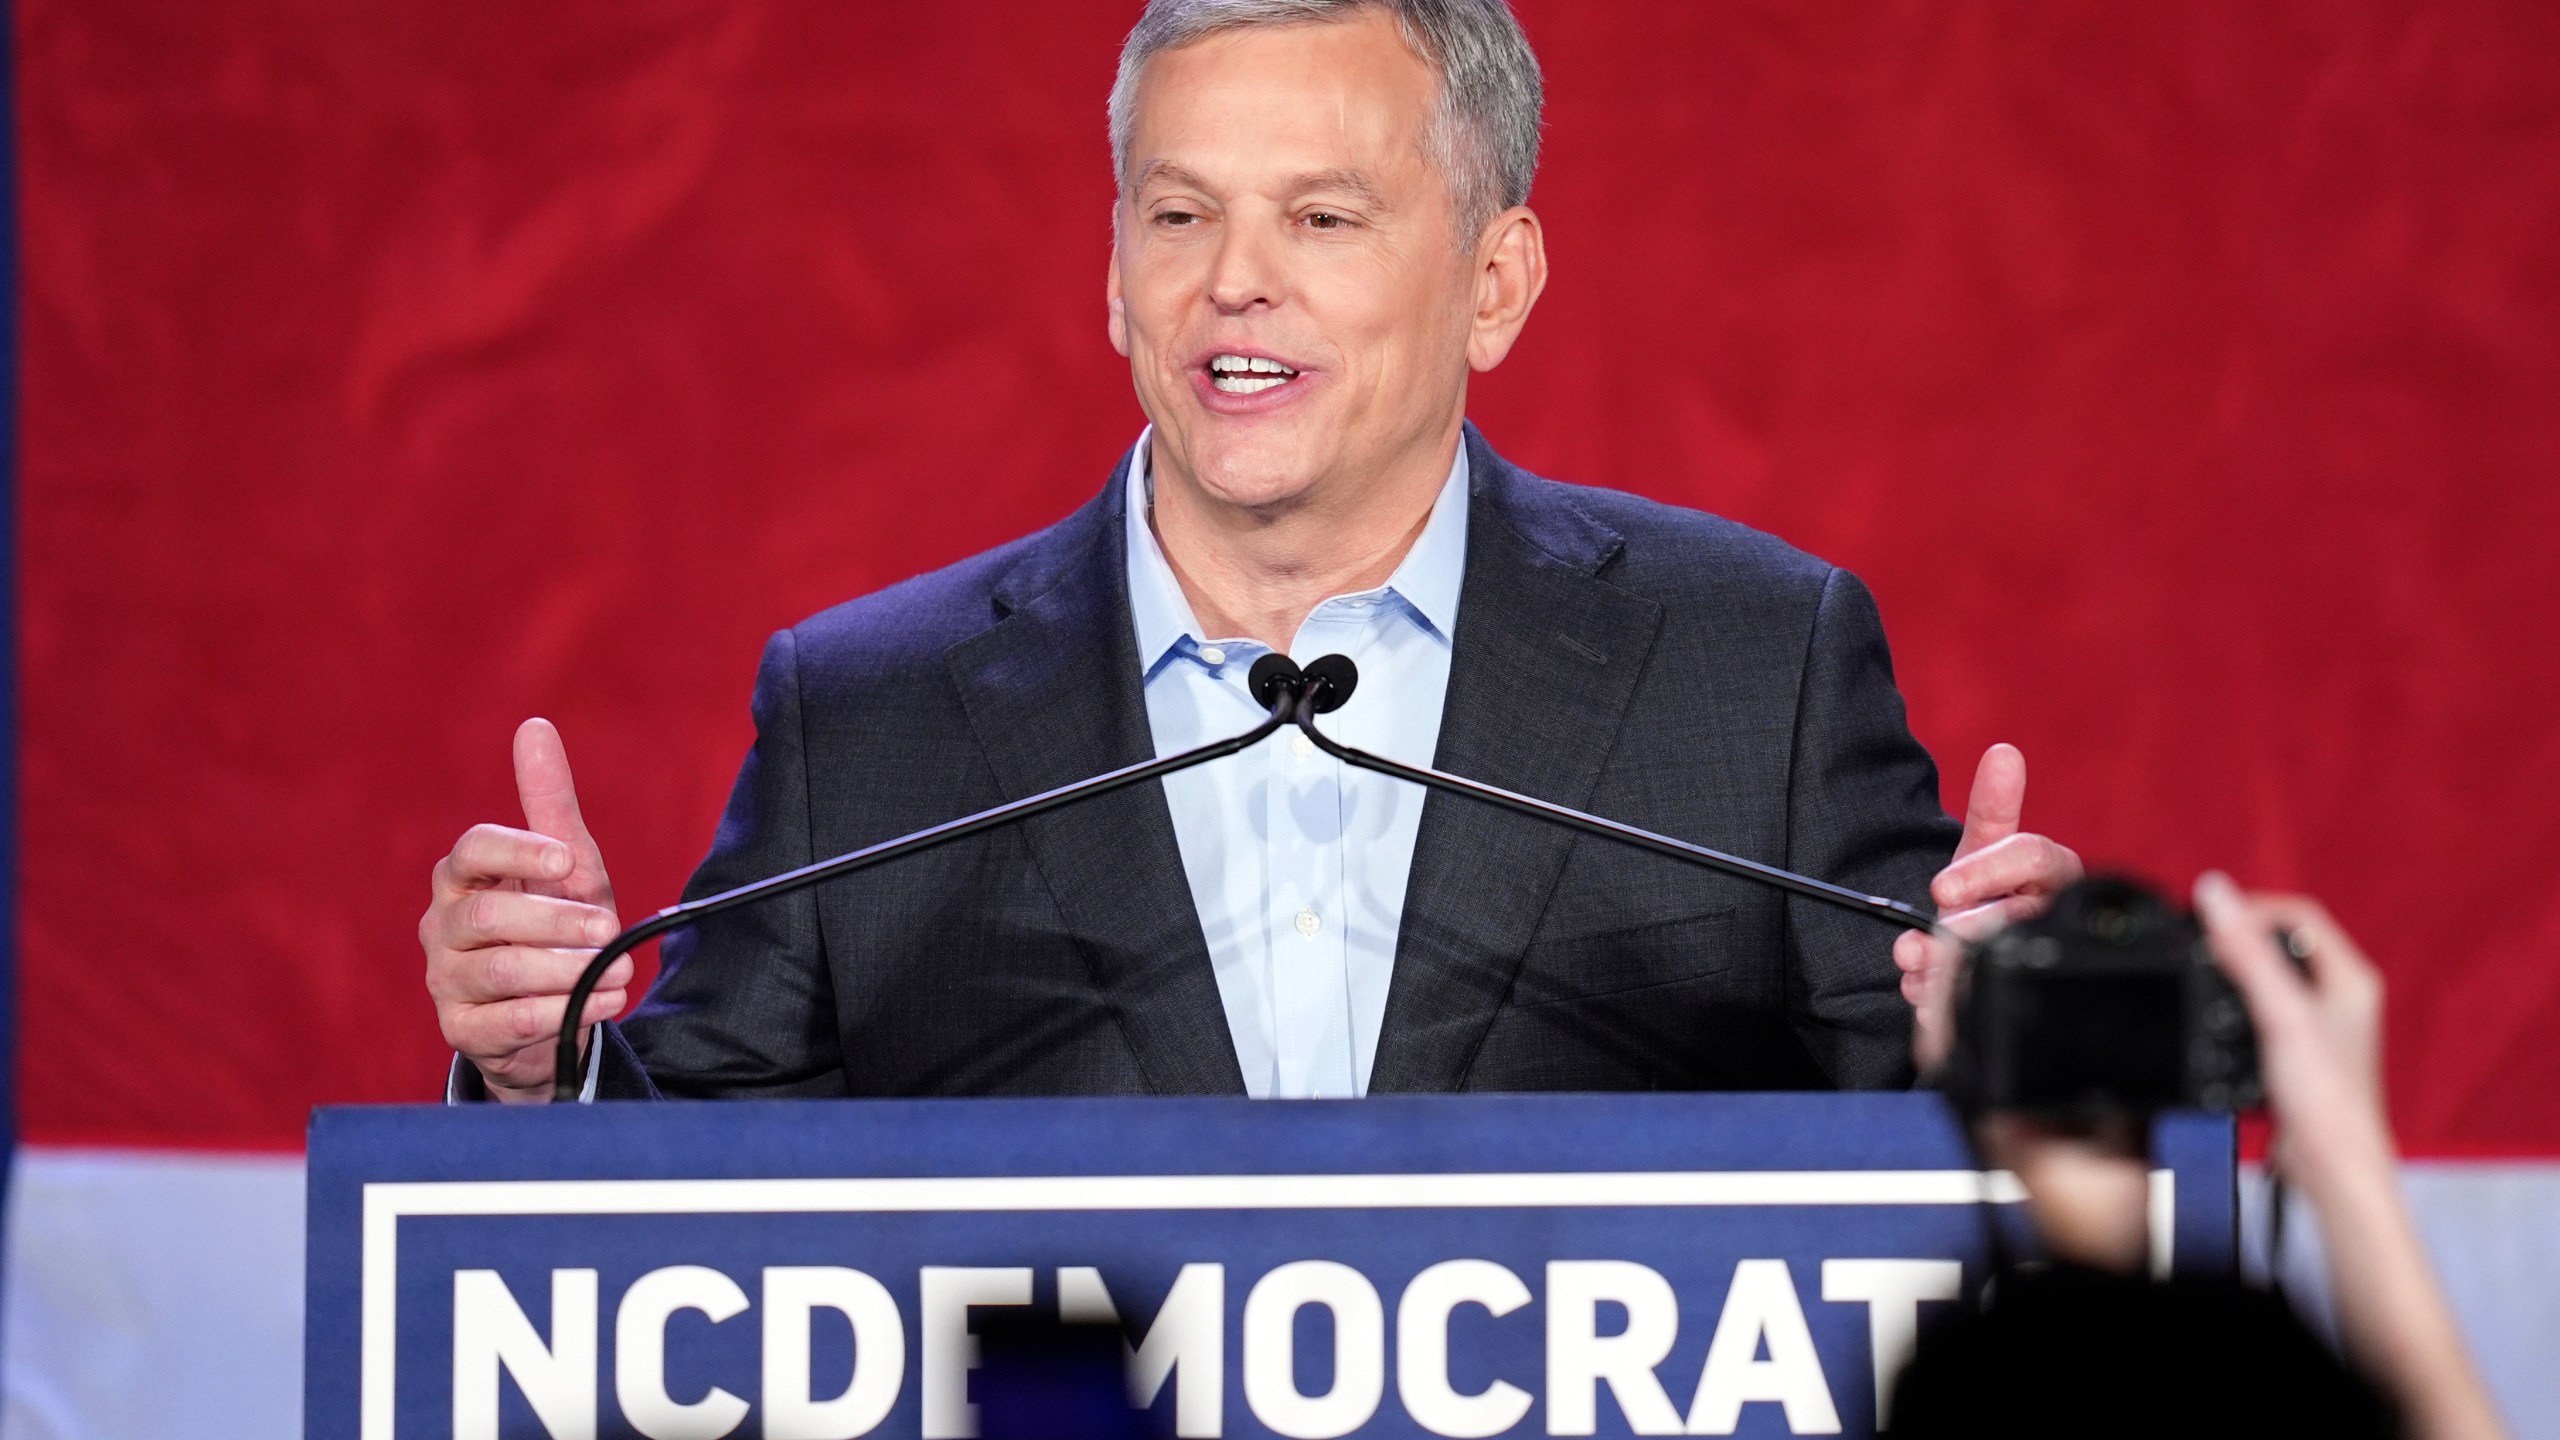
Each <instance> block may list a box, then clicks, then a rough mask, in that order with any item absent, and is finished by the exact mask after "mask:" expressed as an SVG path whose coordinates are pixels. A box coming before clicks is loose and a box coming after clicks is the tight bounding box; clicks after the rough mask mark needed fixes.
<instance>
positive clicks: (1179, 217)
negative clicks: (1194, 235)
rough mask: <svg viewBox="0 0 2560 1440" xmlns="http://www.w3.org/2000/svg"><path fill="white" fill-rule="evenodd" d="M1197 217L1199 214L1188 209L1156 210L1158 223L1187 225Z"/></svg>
mask: <svg viewBox="0 0 2560 1440" xmlns="http://www.w3.org/2000/svg"><path fill="white" fill-rule="evenodd" d="M1199 218H1200V217H1199V216H1197V215H1194V214H1192V213H1191V212H1190V211H1188V210H1159V211H1157V212H1156V223H1157V224H1159V225H1173V226H1181V225H1188V224H1190V223H1191V222H1193V221H1195V220H1197V219H1199Z"/></svg>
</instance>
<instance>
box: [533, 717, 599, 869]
mask: <svg viewBox="0 0 2560 1440" xmlns="http://www.w3.org/2000/svg"><path fill="white" fill-rule="evenodd" d="M516 798H517V799H518V800H521V801H522V802H524V826H525V828H526V829H528V830H531V831H533V832H535V833H536V834H540V835H548V836H550V837H551V838H552V839H554V840H565V841H567V842H569V845H570V846H571V848H573V849H577V848H582V847H584V846H587V845H589V844H591V843H592V842H591V841H589V840H588V838H587V822H586V821H585V820H584V819H582V818H581V817H580V816H579V814H578V787H577V783H576V782H575V781H573V780H571V779H570V778H569V750H568V747H567V746H565V745H563V744H561V743H560V731H559V730H558V729H557V728H556V727H554V726H553V725H552V723H551V722H550V721H548V720H545V719H543V718H542V717H541V716H539V715H537V716H535V717H534V718H532V719H530V720H527V721H526V722H524V723H523V724H522V725H519V726H517V727H516Z"/></svg>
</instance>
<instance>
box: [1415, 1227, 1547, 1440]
mask: <svg viewBox="0 0 2560 1440" xmlns="http://www.w3.org/2000/svg"><path fill="white" fill-rule="evenodd" d="M1528 1303H1529V1287H1528V1286H1527V1285H1525V1284H1522V1283H1521V1280H1520V1277H1519V1276H1517V1275H1514V1274H1512V1273H1511V1272H1510V1271H1509V1270H1507V1269H1505V1268H1503V1267H1502V1266H1500V1265H1496V1264H1495V1263H1493V1262H1492V1261H1490V1260H1443V1261H1441V1262H1440V1263H1439V1264H1437V1265H1434V1266H1432V1267H1431V1268H1430V1269H1428V1270H1425V1271H1423V1272H1422V1273H1421V1274H1419V1275H1416V1276H1414V1277H1413V1283H1412V1284H1410V1285H1407V1286H1405V1287H1404V1298H1403V1299H1402V1300H1400V1301H1398V1302H1397V1304H1396V1393H1397V1394H1398V1395H1400V1396H1402V1397H1403V1399H1404V1409H1405V1413H1406V1414H1408V1415H1410V1416H1412V1417H1413V1422H1414V1423H1415V1424H1417V1425H1419V1426H1421V1427H1422V1428H1423V1429H1425V1430H1428V1431H1430V1432H1431V1433H1432V1434H1434V1435H1452V1436H1459V1437H1463V1440H1481V1437H1483V1436H1487V1435H1499V1434H1501V1433H1502V1432H1503V1431H1505V1430H1508V1429H1510V1428H1511V1427H1512V1426H1514V1425H1517V1424H1519V1423H1520V1418H1521V1417H1522V1416H1524V1415H1526V1414H1528V1413H1529V1393H1528V1392H1527V1391H1525V1390H1523V1389H1521V1388H1520V1387H1519V1386H1517V1385H1514V1384H1512V1383H1511V1382H1509V1381H1507V1380H1496V1381H1494V1382H1493V1384H1491V1385H1490V1386H1487V1387H1486V1388H1485V1390H1484V1391H1483V1393H1481V1394H1476V1395H1461V1394H1459V1393H1458V1392H1457V1391H1456V1390H1455V1389H1454V1388H1452V1387H1451V1386H1450V1384H1449V1312H1450V1311H1452V1310H1455V1309H1457V1308H1458V1307H1459V1306H1461V1305H1481V1306H1483V1307H1484V1308H1485V1309H1487V1310H1489V1311H1491V1312H1492V1313H1493V1314H1495V1315H1497V1316H1500V1315H1508V1314H1510V1313H1511V1312H1512V1311H1514V1310H1517V1309H1519V1308H1520V1307H1521V1306H1523V1305H1526V1304H1528Z"/></svg>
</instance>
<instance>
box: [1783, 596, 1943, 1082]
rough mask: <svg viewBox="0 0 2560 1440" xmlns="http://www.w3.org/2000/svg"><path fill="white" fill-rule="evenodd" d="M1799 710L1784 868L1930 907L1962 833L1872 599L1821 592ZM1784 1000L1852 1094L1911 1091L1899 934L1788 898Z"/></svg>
mask: <svg viewBox="0 0 2560 1440" xmlns="http://www.w3.org/2000/svg"><path fill="white" fill-rule="evenodd" d="M1803 683H1804V693H1803V695H1802V697H1801V699H1800V701H1799V703H1798V705H1797V707H1796V734H1795V753H1794V757H1793V763H1792V765H1791V768H1790V776H1789V783H1788V793H1787V836H1788V839H1787V860H1786V863H1787V867H1788V868H1789V869H1792V870H1799V871H1802V872H1803V873H1805V874H1808V875H1812V876H1814V877H1816V878H1817V879H1823V880H1829V881H1831V882H1833V883H1834V884H1838V885H1846V886H1848V887H1850V888H1852V889H1855V890H1860V891H1863V892H1865V893H1867V894H1870V895H1884V896H1889V897H1891V898H1893V899H1897V900H1909V901H1914V902H1925V901H1926V900H1927V899H1928V894H1929V882H1930V880H1931V879H1932V878H1934V877H1935V876H1936V875H1937V872H1938V871H1939V870H1940V869H1942V868H1944V866H1945V865H1946V863H1947V861H1948V859H1949V857H1951V856H1952V855H1953V854H1954V853H1955V846H1956V840H1957V837H1958V836H1959V834H1960V833H1961V828H1962V827H1960V826H1958V825H1957V824H1956V822H1955V821H1953V820H1951V819H1949V818H1948V817H1947V814H1946V812H1945V811H1944V810H1943V809H1941V808H1940V807H1939V804H1938V767H1937V766H1936V764H1935V763H1933V762H1932V761H1931V760H1930V758H1929V752H1928V751H1926V750H1924V749H1922V748H1921V746H1920V742H1919V741H1918V740H1916V739H1914V738H1912V735H1911V731H1910V728H1909V727H1908V725H1907V724H1906V723H1905V720H1904V713H1903V706H1902V694H1901V692H1900V691H1898V690H1896V689H1895V688H1894V683H1893V657H1892V655H1891V653H1890V652H1889V651H1888V650H1887V649H1886V647H1885V639H1884V625H1883V622H1882V621H1881V620H1880V619H1879V618H1878V617H1877V614H1876V603H1875V598H1874V597H1873V596H1872V595H1870V594H1868V593H1867V587H1866V586H1865V585H1863V584H1860V583H1859V581H1858V577H1856V576H1855V575H1852V574H1850V573H1849V572H1848V571H1846V570H1837V569H1835V570H1833V571H1832V572H1831V574H1830V577H1829V579H1828V580H1826V581H1825V582H1824V585H1823V592H1822V604H1821V607H1820V609H1819V611H1818V612H1817V613H1816V615H1815V618H1814V624H1813V634H1812V639H1811V641H1810V642H1809V645H1808V651H1807V654H1806V657H1805V666H1804V681H1803ZM1786 904H1787V961H1788V986H1789V990H1788V1001H1789V1008H1790V1010H1791V1011H1792V1013H1793V1016H1794V1022H1795V1027H1796V1032H1797V1034H1798V1036H1799V1037H1800V1038H1801V1039H1802V1041H1803V1043H1804V1046H1805V1048H1806V1050H1807V1051H1808V1052H1810V1053H1811V1055H1812V1056H1813V1059H1814V1063H1816V1064H1817V1065H1819V1066H1821V1067H1822V1069H1823V1071H1824V1073H1826V1074H1827V1075H1829V1076H1830V1077H1831V1080H1832V1083H1833V1084H1835V1085H1838V1086H1841V1087H1842V1088H1844V1089H1866V1088H1881V1087H1888V1086H1896V1085H1907V1084H1909V1083H1910V1081H1911V1007H1910V1006H1909V1005H1908V1004H1907V1003H1905V1002H1904V1000H1903V998H1902V992H1901V972H1900V971H1898V970H1896V969H1895V968H1894V964H1893V941H1894V933H1893V931H1891V930H1890V929H1887V928H1886V927H1884V926H1882V925H1878V924H1877V923H1876V922H1875V921H1873V920H1869V919H1865V918H1863V917H1861V916H1857V915H1852V914H1850V913H1848V912H1846V911H1842V910H1837V909H1834V908H1832V907H1830V906H1827V905H1823V904H1819V903H1817V902H1815V901H1811V900H1804V899H1799V898H1797V897H1794V896H1789V897H1788V898H1787V902H1786Z"/></svg>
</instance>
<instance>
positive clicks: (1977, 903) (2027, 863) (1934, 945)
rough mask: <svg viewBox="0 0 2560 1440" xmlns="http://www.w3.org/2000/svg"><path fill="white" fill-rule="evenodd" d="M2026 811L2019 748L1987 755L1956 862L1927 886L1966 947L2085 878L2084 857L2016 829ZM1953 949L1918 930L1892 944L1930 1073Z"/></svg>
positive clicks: (1939, 1048) (1977, 773) (1919, 1056)
mask: <svg viewBox="0 0 2560 1440" xmlns="http://www.w3.org/2000/svg"><path fill="white" fill-rule="evenodd" d="M2026 806H2027V757H2026V756H2025V755H2023V754H2021V753H2020V752H2019V750H2018V747H2017V746H2015V745H2005V744H2004V745H1994V746H1992V747H1991V748H1990V749H1988V750H1985V751H1984V752H1982V764H1981V765H1980V766H1979V767H1977V768H1976V769H1975V770H1974V772H1973V792H1972V794H1971V796H1970V797H1969V798H1968V799H1967V800H1966V801H1965V812H1964V838H1963V839H1961V840H1959V841H1957V842H1956V853H1955V858H1954V859H1953V860H1951V861H1949V862H1948V864H1947V868H1946V869H1944V870H1941V871H1939V872H1938V877H1937V878H1936V879H1935V880H1933V881H1931V882H1930V883H1929V898H1930V899H1931V900H1933V901H1935V902H1936V903H1937V906H1938V915H1939V917H1940V921H1939V923H1941V924H1943V925H1944V926H1945V927H1946V928H1947V929H1948V930H1950V931H1952V932H1954V933H1955V934H1956V935H1958V936H1960V937H1961V938H1963V939H1966V940H1975V939H1979V938H1981V937H1982V936H1984V935H1988V934H1990V933H1991V932H1992V931H1994V930H1997V929H1999V928H2000V927H2001V926H2003V925H2006V924H2008V923H2009V922H2010V921H2012V920H2023V919H2025V918H2027V917H2028V916H2030V915H2034V914H2036V913H2037V912H2039V911H2041V910H2043V909H2044V907H2045V906H2046V905H2047V904H2048V903H2050V902H2051V901H2052V899H2053V894H2054V892H2055V891H2057V890H2060V889H2061V888H2062V887H2064V886H2065V885H2068V884H2070V883H2071V882H2072V881H2074V880H2077V879H2079V878H2080V874H2081V867H2080V857H2079V855H2078V854H2076V853H2074V852H2073V851H2072V849H2071V848H2070V847H2069V846H2067V845H2061V844H2057V843H2056V842H2054V841H2052V840H2049V839H2047V838H2045V837H2044V836H2042V835H2037V834H2033V833H2031V832H2028V831H2023V830H2021V829H2019V828H2018V827H2019V824H2020V822H2021V819H2022V817H2023V816H2024V815H2025V813H2026ZM1955 962H1956V947H1955V946H1953V945H1951V944H1948V943H1946V942H1943V941H1933V940H1931V939H1930V938H1929V937H1928V936H1927V935H1926V934H1923V933H1922V932H1920V931H1918V930H1910V931H1905V932H1904V933H1903V934H1902V936H1901V937H1900V938H1899V939H1897V940H1895V941H1894V943H1893V963H1894V964H1895V965H1896V966H1898V967H1900V968H1901V970H1902V998H1903V999H1905V1000H1908V1001H1910V1002H1911V1005H1912V1009H1913V1012H1914V1015H1915V1017H1916V1019H1917V1021H1918V1027H1917V1029H1916V1031H1915V1032H1914V1043H1913V1052H1914V1058H1915V1059H1916V1060H1917V1061H1918V1063H1919V1066H1920V1069H1921V1070H1922V1071H1923V1072H1926V1071H1928V1070H1930V1069H1932V1068H1934V1067H1935V1066H1936V1065H1937V1063H1938V1061H1939V1060H1941V1059H1943V1058H1945V1055H1946V1048H1947V1044H1948V1036H1947V1035H1946V1033H1945V1031H1946V1003H1945V1002H1946V998H1947V997H1946V995H1945V993H1944V992H1945V990H1946V988H1947V987H1948V986H1950V985H1952V984H1953V983H1954V980H1955Z"/></svg>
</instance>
